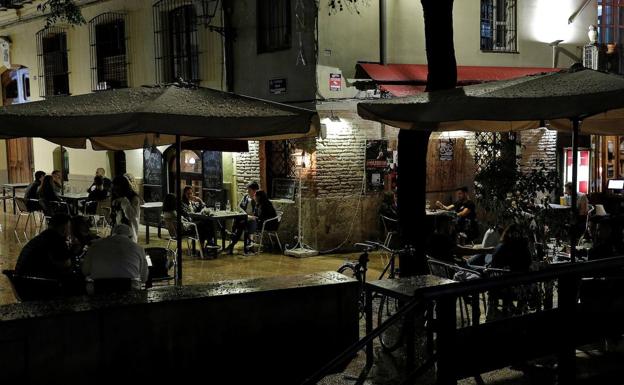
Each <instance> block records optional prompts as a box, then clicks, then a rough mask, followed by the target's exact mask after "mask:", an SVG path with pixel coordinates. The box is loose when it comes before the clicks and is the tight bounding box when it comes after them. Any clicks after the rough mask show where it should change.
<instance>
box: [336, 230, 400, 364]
mask: <svg viewBox="0 0 624 385" xmlns="http://www.w3.org/2000/svg"><path fill="white" fill-rule="evenodd" d="M355 246H356V247H360V248H363V249H364V250H363V252H362V254H361V255H360V256H359V258H358V261H357V262H346V263H345V264H343V265H342V266H340V268H339V269H338V272H339V273H341V274H345V273H350V274H345V275H351V276H352V277H353V278H355V279H357V280H358V282H359V283H360V290H359V298H358V307H359V311H360V319H361V318H362V317H363V316H364V309H365V306H366V299H365V298H366V296H365V293H364V286H365V283H366V273H367V271H368V262H369V261H370V258H369V253H370V252H372V251H374V250H376V249H380V250H384V251H386V252H388V253H390V257H389V259H388V262H387V263H385V266H384V269H383V271H382V272H381V274H380V275H379V278H378V279H384V277H387V278H388V279H393V278H395V277H397V276H398V273H399V269H398V268H397V267H396V257H397V255H399V254H401V253H403V252H405V251H409V249H403V250H392V249H390V248H388V247H387V246H384V245H382V244H381V243H378V242H372V241H366V242H364V243H356V244H355ZM377 298H379V299H380V300H379V308H378V310H377V326H380V325H381V324H382V323H383V322H384V321H385V320H387V319H388V318H390V316H392V315H393V314H394V313H395V312H396V311H397V310H398V308H399V306H400V304H399V301H398V300H397V299H394V298H390V297H388V296H385V295H382V294H378V293H375V295H374V296H373V301H375V300H376V299H377ZM403 324H404V322H403V321H400V322H396V323H395V324H394V325H393V326H391V327H390V328H388V329H386V331H385V332H384V333H382V334H381V335H380V336H379V341H380V343H381V346H382V348H383V349H384V350H386V351H388V352H391V351H394V350H396V349H397V348H398V347H399V345H400V343H401V340H402V334H403V331H402V330H403Z"/></svg>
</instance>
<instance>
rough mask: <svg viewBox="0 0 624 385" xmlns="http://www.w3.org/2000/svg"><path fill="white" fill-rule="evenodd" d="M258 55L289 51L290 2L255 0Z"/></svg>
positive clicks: (288, 0)
mask: <svg viewBox="0 0 624 385" xmlns="http://www.w3.org/2000/svg"><path fill="white" fill-rule="evenodd" d="M256 7H257V8H256V10H257V12H256V14H257V17H258V31H257V37H258V53H265V52H274V51H281V50H286V49H290V47H291V40H292V38H291V37H292V36H291V35H292V33H291V20H290V19H291V15H290V0H257V1H256Z"/></svg>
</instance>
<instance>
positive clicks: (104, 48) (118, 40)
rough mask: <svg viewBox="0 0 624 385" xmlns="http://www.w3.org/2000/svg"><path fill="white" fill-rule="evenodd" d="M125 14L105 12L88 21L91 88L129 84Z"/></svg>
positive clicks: (104, 88) (102, 88)
mask: <svg viewBox="0 0 624 385" xmlns="http://www.w3.org/2000/svg"><path fill="white" fill-rule="evenodd" d="M126 28H127V24H126V15H125V14H123V13H115V12H106V13H103V14H101V15H99V16H96V17H94V18H93V19H91V20H90V21H89V42H90V46H91V89H92V90H93V91H101V90H108V89H118V88H126V87H128V53H127V48H128V44H127V43H128V34H127V32H126Z"/></svg>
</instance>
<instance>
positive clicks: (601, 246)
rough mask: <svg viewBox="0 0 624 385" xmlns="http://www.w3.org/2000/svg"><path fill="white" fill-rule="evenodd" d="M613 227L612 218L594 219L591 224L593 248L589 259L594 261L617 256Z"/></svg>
mask: <svg viewBox="0 0 624 385" xmlns="http://www.w3.org/2000/svg"><path fill="white" fill-rule="evenodd" d="M612 234H613V232H612V225H611V221H610V218H607V217H603V216H595V217H592V218H591V220H590V224H589V235H590V236H591V239H592V247H591V248H590V249H589V250H588V251H587V259H588V260H590V261H592V260H596V259H602V258H610V257H613V256H615V255H614V254H615V253H614V247H613V241H612Z"/></svg>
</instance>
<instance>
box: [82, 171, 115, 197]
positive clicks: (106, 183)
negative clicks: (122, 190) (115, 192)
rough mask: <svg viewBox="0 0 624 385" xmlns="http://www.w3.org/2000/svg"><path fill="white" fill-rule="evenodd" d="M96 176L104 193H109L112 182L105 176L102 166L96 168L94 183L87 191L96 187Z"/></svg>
mask: <svg viewBox="0 0 624 385" xmlns="http://www.w3.org/2000/svg"><path fill="white" fill-rule="evenodd" d="M98 177H99V179H100V180H101V181H102V187H103V188H104V190H105V191H106V194H107V195H108V194H110V191H111V186H112V184H113V182H112V181H111V180H110V179H108V178H107V177H106V171H105V170H104V169H103V168H102V167H99V168H98V169H97V170H95V177H94V178H93V180H94V183H93V184H92V185H91V186H90V187H89V188H88V189H87V192H88V193H90V192H91V191H92V190H93V189H94V188H95V187H96V184H95V178H98Z"/></svg>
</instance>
